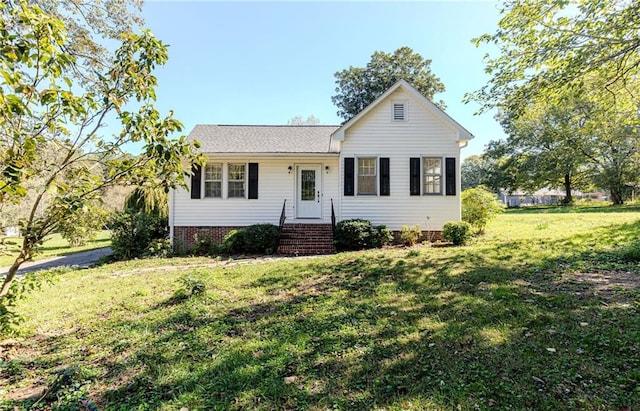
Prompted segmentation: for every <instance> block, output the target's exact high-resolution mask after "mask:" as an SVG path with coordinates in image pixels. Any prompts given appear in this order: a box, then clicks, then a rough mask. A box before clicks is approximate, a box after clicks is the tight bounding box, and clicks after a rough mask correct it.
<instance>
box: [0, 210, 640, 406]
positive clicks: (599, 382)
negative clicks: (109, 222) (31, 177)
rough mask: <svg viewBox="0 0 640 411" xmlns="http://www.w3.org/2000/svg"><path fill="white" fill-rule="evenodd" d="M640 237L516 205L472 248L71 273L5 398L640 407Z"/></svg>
mask: <svg viewBox="0 0 640 411" xmlns="http://www.w3.org/2000/svg"><path fill="white" fill-rule="evenodd" d="M639 234H640V208H637V207H636V208H634V207H616V208H614V207H610V208H607V210H606V212H597V213H594V212H589V210H585V212H579V209H578V210H577V211H571V212H555V211H549V210H548V209H544V210H538V211H527V212H521V211H518V210H514V211H511V210H510V211H508V212H506V213H505V214H504V215H502V216H500V217H499V219H498V220H496V221H494V222H493V223H491V224H490V225H489V226H488V228H487V234H486V235H485V236H484V237H482V238H480V239H478V240H476V241H474V242H473V243H472V244H470V245H468V246H465V247H458V248H430V247H421V248H412V249H402V248H396V249H386V250H374V251H366V252H353V253H342V254H338V255H334V256H328V257H321V258H313V259H297V260H296V259H293V260H284V261H278V262H269V263H263V264H248V263H244V264H243V263H240V262H238V261H231V262H226V264H225V265H222V266H219V267H210V266H206V265H207V264H212V263H213V261H212V260H210V259H205V258H198V259H195V258H194V259H166V260H150V261H133V262H127V263H116V264H110V265H106V266H102V267H99V268H94V269H91V270H83V271H77V272H67V273H65V274H64V275H61V276H60V277H59V281H58V282H57V283H55V284H53V285H48V286H45V287H44V288H43V289H42V290H41V291H38V292H34V293H33V294H31V295H30V296H29V297H28V299H26V300H24V301H22V302H21V303H20V305H19V307H18V308H19V309H20V310H21V312H22V314H23V315H24V316H25V317H26V318H27V321H26V322H25V323H24V324H23V325H22V326H21V328H20V330H19V332H20V334H19V336H17V337H13V338H12V339H9V340H5V341H4V342H0V398H6V400H5V401H4V402H3V403H0V404H2V405H0V408H2V407H4V408H6V409H13V407H18V409H28V408H30V407H34V403H35V402H36V401H38V399H41V400H40V402H38V403H37V405H35V408H38V407H42V408H46V407H55V406H62V407H63V408H64V407H65V406H66V407H71V405H74V404H76V403H77V399H78V398H84V399H90V400H91V401H93V402H95V403H97V404H98V405H99V406H100V408H101V409H115V410H136V409H137V410H146V409H154V410H156V409H159V410H176V409H180V408H181V407H187V408H188V409H189V410H197V409H220V410H226V409H232V410H233V409H257V410H272V409H309V410H321V409H322V410H324V409H350V410H351V409H362V410H368V409H387V410H401V409H413V410H450V409H459V410H475V409H500V410H509V409H513V410H524V409H545V410H559V409H562V410H572V409H574V410H620V409H633V410H635V409H639V408H640V388H639V383H640V315H639V314H640V313H639V311H640V288H638V286H639V285H640V279H639V276H640V272H639V271H640V268H639V262H640V247H639V246H638V243H637V242H638V235H639ZM634 250H635V251H634ZM236 263H237V264H236ZM201 285H204V286H205V292H204V294H194V295H190V291H191V290H192V289H193V290H198V289H199V286H201ZM45 388H47V389H48V390H49V391H46V393H45V394H43V392H44V391H43V390H45ZM30 395H31V397H29V396H30Z"/></svg>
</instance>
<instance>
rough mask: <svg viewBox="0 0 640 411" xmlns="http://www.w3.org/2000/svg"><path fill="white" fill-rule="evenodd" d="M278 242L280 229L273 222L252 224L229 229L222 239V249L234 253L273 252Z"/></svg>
mask: <svg viewBox="0 0 640 411" xmlns="http://www.w3.org/2000/svg"><path fill="white" fill-rule="evenodd" d="M279 242H280V230H279V229H278V227H277V226H275V225H273V224H254V225H250V226H248V227H244V228H241V229H239V230H231V231H229V233H227V235H226V236H225V237H224V240H223V241H222V250H223V251H225V252H226V253H235V254H244V253H246V254H260V253H265V254H273V253H274V252H275V251H276V249H277V248H278V244H279Z"/></svg>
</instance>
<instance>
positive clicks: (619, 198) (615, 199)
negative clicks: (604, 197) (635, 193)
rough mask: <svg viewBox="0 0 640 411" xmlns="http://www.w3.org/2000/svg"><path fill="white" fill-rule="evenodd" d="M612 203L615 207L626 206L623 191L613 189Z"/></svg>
mask: <svg viewBox="0 0 640 411" xmlns="http://www.w3.org/2000/svg"><path fill="white" fill-rule="evenodd" d="M611 202H612V203H613V205H622V204H624V197H623V194H622V190H618V189H616V188H612V189H611Z"/></svg>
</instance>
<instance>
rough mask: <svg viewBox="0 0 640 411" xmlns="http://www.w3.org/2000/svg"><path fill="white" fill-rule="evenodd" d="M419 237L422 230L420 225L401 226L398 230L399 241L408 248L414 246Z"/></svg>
mask: <svg viewBox="0 0 640 411" xmlns="http://www.w3.org/2000/svg"><path fill="white" fill-rule="evenodd" d="M421 235H422V230H421V229H420V224H416V225H412V226H408V225H403V226H402V229H401V230H400V240H402V243H403V244H404V245H408V246H413V245H416V244H417V243H418V240H419V239H420V236H421Z"/></svg>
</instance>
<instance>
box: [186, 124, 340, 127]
mask: <svg viewBox="0 0 640 411" xmlns="http://www.w3.org/2000/svg"><path fill="white" fill-rule="evenodd" d="M196 126H204V127H340V125H338V124H196Z"/></svg>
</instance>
